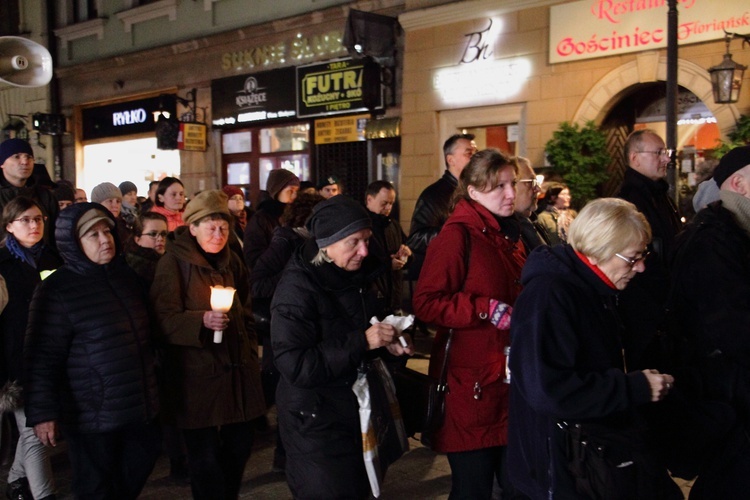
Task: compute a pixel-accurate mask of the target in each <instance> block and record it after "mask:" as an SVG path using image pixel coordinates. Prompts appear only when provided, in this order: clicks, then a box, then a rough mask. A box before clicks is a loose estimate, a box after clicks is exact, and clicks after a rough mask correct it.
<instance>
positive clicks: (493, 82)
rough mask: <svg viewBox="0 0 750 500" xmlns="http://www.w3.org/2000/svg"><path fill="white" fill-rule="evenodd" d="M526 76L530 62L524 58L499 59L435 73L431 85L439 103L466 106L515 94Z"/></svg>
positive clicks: (528, 74)
mask: <svg viewBox="0 0 750 500" xmlns="http://www.w3.org/2000/svg"><path fill="white" fill-rule="evenodd" d="M530 75H531V63H530V62H529V60H528V59H524V58H520V57H519V58H512V59H501V60H497V61H484V62H483V63H482V64H478V63H477V64H472V65H470V66H469V65H459V66H454V67H450V68H442V69H439V70H436V71H435V73H434V76H433V79H432V86H433V88H434V89H435V90H437V91H438V93H439V94H440V96H441V98H442V99H443V101H445V102H447V103H466V102H469V101H476V100H481V99H482V98H488V97H489V98H497V97H498V96H502V97H507V96H511V95H513V94H516V93H517V92H518V91H519V90H521V87H522V86H523V85H525V84H526V79H527V78H528V77H529V76H530Z"/></svg>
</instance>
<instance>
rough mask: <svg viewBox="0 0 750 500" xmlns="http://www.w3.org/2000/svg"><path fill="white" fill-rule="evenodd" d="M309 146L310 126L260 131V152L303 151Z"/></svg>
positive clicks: (299, 125) (303, 124)
mask: <svg viewBox="0 0 750 500" xmlns="http://www.w3.org/2000/svg"><path fill="white" fill-rule="evenodd" d="M309 144H310V124H309V123H301V124H298V125H291V126H288V127H274V128H262V129H260V152H261V153H278V152H281V151H305V150H306V149H307V148H308V146H309Z"/></svg>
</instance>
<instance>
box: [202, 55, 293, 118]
mask: <svg viewBox="0 0 750 500" xmlns="http://www.w3.org/2000/svg"><path fill="white" fill-rule="evenodd" d="M294 82H295V73H294V68H282V69H275V70H272V71H262V72H260V73H255V74H253V75H250V76H230V77H228V78H221V79H219V80H214V81H213V82H211V104H212V108H213V121H212V124H213V125H214V126H215V127H228V126H237V125H241V124H246V123H253V122H268V121H283V120H289V119H293V118H294V117H296V116H297V111H296V110H295V100H296V93H295V90H294Z"/></svg>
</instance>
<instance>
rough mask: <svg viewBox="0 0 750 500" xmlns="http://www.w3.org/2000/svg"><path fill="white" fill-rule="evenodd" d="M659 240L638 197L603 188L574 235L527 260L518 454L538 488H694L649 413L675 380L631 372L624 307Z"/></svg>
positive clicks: (553, 493) (515, 380)
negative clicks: (675, 471)
mask: <svg viewBox="0 0 750 500" xmlns="http://www.w3.org/2000/svg"><path fill="white" fill-rule="evenodd" d="M650 240H651V228H650V227H649V225H648V222H647V221H646V218H645V217H644V216H643V215H642V214H641V213H640V212H638V211H637V210H636V208H635V206H634V205H633V204H631V203H628V202H626V201H624V200H620V199H614V198H603V199H599V200H595V201H593V202H591V203H589V204H588V205H586V207H585V208H584V209H583V210H581V213H580V215H579V216H578V217H577V218H576V219H575V220H574V221H573V223H572V224H571V226H570V233H569V241H568V242H569V244H563V245H560V246H557V247H538V248H537V249H535V250H534V251H533V252H532V253H531V255H530V256H529V258H528V260H527V262H526V266H525V267H524V271H523V276H522V279H521V281H522V284H523V286H524V289H523V292H521V295H520V296H519V297H518V299H517V300H516V303H515V309H514V310H513V326H512V328H511V337H512V345H511V355H510V368H511V373H512V377H511V378H512V383H511V398H510V399H511V401H510V424H509V426H510V435H509V444H508V464H509V467H510V469H509V472H510V479H511V481H512V482H513V484H514V486H515V487H516V488H518V489H520V490H521V491H522V492H523V493H524V494H526V495H528V496H530V497H531V498H584V497H585V498H608V499H610V498H611V499H620V498H622V499H625V498H653V499H657V498H658V499H669V498H675V499H677V498H682V495H681V493H680V491H679V488H677V487H676V485H675V483H674V482H673V481H672V480H671V479H670V478H669V475H668V474H667V470H666V468H665V467H663V466H661V465H660V464H659V463H658V461H657V460H656V459H655V457H654V455H653V454H652V453H651V451H650V449H649V443H648V442H647V440H646V437H645V433H644V429H643V427H644V425H643V422H642V419H641V418H640V416H639V413H638V407H639V406H642V405H646V404H648V403H649V402H656V401H660V400H661V399H663V398H664V397H665V395H666V394H667V393H668V392H669V390H670V389H671V387H672V384H673V383H674V379H673V378H672V376H671V375H667V374H661V373H659V372H657V371H656V370H643V371H633V372H628V370H627V367H626V366H625V361H624V360H625V356H624V350H623V347H622V336H623V335H625V333H626V332H624V327H623V325H622V322H621V321H620V318H619V316H618V314H617V297H618V293H619V292H620V291H622V290H624V289H625V287H627V286H628V283H629V282H630V280H632V279H633V277H634V276H635V275H636V274H637V273H641V272H643V271H644V269H645V267H646V266H645V259H646V257H647V255H648V251H647V250H646V248H647V245H648V243H649V242H650ZM597 479H598V481H597Z"/></svg>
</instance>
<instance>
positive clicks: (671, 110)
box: [666, 0, 678, 202]
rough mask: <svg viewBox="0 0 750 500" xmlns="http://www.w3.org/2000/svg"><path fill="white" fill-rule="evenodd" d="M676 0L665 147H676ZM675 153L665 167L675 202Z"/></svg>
mask: <svg viewBox="0 0 750 500" xmlns="http://www.w3.org/2000/svg"><path fill="white" fill-rule="evenodd" d="M677 18H678V14H677V0H669V13H668V14H667V137H666V143H667V149H672V150H676V149H677ZM675 156H676V155H673V156H672V158H671V159H670V161H669V165H668V167H667V182H669V189H670V191H671V194H672V197H673V198H674V200H675V202H677V201H678V200H677V196H678V194H677V189H676V186H677V168H676V158H675Z"/></svg>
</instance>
